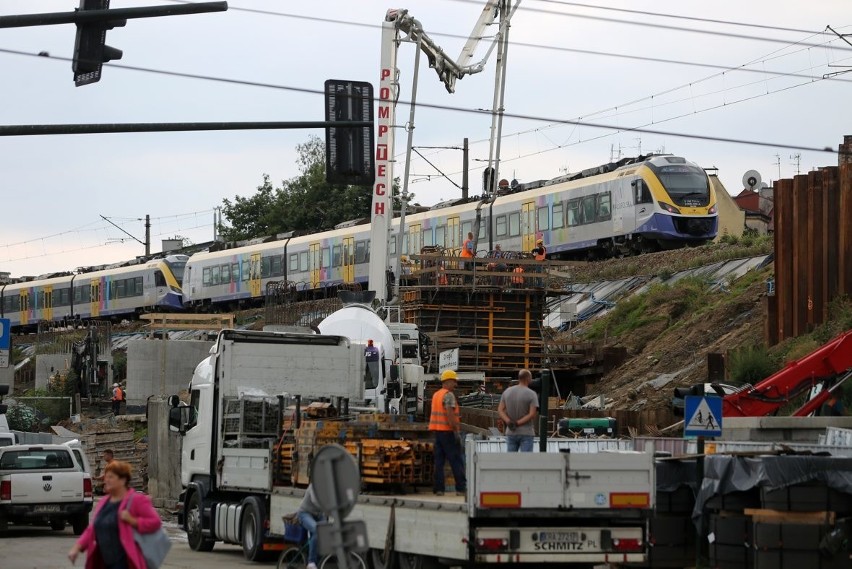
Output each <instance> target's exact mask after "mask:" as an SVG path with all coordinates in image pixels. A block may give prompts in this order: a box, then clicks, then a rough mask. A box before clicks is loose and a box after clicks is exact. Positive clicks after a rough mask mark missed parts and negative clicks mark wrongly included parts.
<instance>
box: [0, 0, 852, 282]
mask: <svg viewBox="0 0 852 569" xmlns="http://www.w3.org/2000/svg"><path fill="white" fill-rule="evenodd" d="M157 4H170V2H167V1H166V0H163V1H161V2H156V1H155V2H148V3H144V5H157ZM483 4H484V2H482V1H480V0H407V1H406V2H404V3H401V4H399V5H393V4H388V3H387V1H378V0H312V1H310V2H306V1H302V2H296V1H293V0H277V1H273V0H268V1H263V0H232V1H230V2H229V5H230V7H231V9H230V10H229V11H228V12H222V13H213V14H201V15H189V16H174V17H163V18H154V19H141V20H130V21H128V23H127V26H126V27H124V28H116V29H114V30H112V31H110V32H108V34H107V44H108V45H111V46H113V47H116V48H118V49H121V50H123V51H124V57H123V58H122V59H121V60H120V61H118V62H114V63H115V64H116V66H108V67H105V68H104V71H103V78H102V79H101V81H100V82H99V83H96V84H94V85H89V86H85V87H75V86H74V83H73V77H72V71H71V64H70V62H69V61H66V60H65V59H60V58H70V57H71V55H72V52H73V47H74V35H75V28H74V26H73V25H62V26H50V27H31V28H14V29H0V50H4V51H0V73H2V77H3V82H2V87H1V88H0V89H2V102H0V124H2V125H17V124H55V123H124V122H190V121H290V120H323V118H324V115H323V98H322V95H319V94H311V93H304V92H300V91H299V90H300V89H314V90H320V91H321V90H322V88H323V82H324V81H325V80H326V79H330V78H334V79H351V80H359V81H370V82H372V83H373V84H374V85H376V84H377V83H378V74H379V61H380V47H381V46H380V43H381V42H380V38H381V29H380V25H381V22H382V21H383V19H384V15H385V12H386V11H387V9H389V8H407V9H408V10H409V11H410V13H411V14H412V15H413V16H414V17H416V18H417V19H418V20H420V21H421V22H422V24H423V26H424V28H425V29H426V31H427V33H429V34H430V35H431V36H432V37H433V39H434V40H435V41H436V42H437V43H438V44H440V45H441V46H442V47H444V48H445V50H446V52H447V53H448V54H450V55H451V56H453V57H455V56H457V54H458V53H459V51H460V49H461V47H462V45H463V43H464V40H463V39H462V38H466V37H467V36H468V35H469V34H470V32H471V29H472V28H473V25H474V23H475V21H476V18H477V17H478V16H479V13H480V11H481V6H482V5H483ZM77 5H78V3H77V2H76V1H75V0H64V1H59V0H2V1H0V15H2V16H6V15H12V14H24V13H33V12H62V11H70V10H72V9H73V8H74V7H75V6H77ZM139 5H143V0H133V1H130V0H113V1H112V4H111V7H112V8H126V7H131V6H139ZM603 7H609V8H616V9H618V10H604V9H601V8H603ZM240 8H249V9H253V10H262V11H267V12H269V13H257V12H252V11H245V10H240ZM664 14H665V15H675V16H679V17H681V18H670V17H665V16H664ZM581 16H583V17H581ZM689 18H702V19H705V20H711V19H712V20H721V21H724V22H711V21H696V20H693V19H689ZM732 22H738V23H743V24H750V25H749V26H741V25H732ZM637 24H643V25H637ZM648 24H650V25H648ZM829 25H830V26H831V27H832V28H834V29H835V30H837V31H838V32H840V33H846V34H852V4H850V2H849V0H816V1H813V2H808V3H803V2H801V0H747V1H745V2H743V1H742V0H738V1H732V0H719V1H717V2H712V3H707V2H683V1H681V0H677V1H676V0H654V1H645V0H633V1H627V0H623V1H618V0H601V2H600V3H595V4H587V5H585V6H581V5H579V4H575V3H571V2H567V1H562V0H550V1H542V0H524V1H523V2H522V3H521V6H520V8H519V9H518V11H517V13H516V14H515V16H514V18H513V20H512V27H511V33H510V40H511V42H512V45H511V47H510V49H509V54H508V60H507V61H508V71H507V82H506V83H507V84H506V92H505V109H506V112H507V113H510V114H512V115H518V117H509V118H507V119H506V120H505V123H504V127H503V135H504V136H503V144H502V159H503V163H502V167H501V175H500V177H501V178H507V179H512V178H516V179H518V180H519V181H522V182H524V181H531V180H537V179H544V178H552V177H555V176H558V175H560V174H562V173H564V172H565V171H571V172H574V171H578V170H581V169H583V168H587V167H591V166H596V165H599V164H603V163H606V162H608V161H609V160H610V158H611V157H613V156H617V155H618V154H619V152H620V153H621V156H635V155H637V154H639V152H640V150H641V152H642V153H647V152H649V151H664V152H667V153H673V154H676V155H680V156H684V157H686V158H687V159H689V160H692V161H694V162H696V163H698V164H699V165H700V166H703V167H705V168H711V167H716V168H718V173H719V176H720V178H721V180H722V182H723V183H724V184H725V186H726V187H727V189H728V191H729V192H730V193H732V194H736V193H738V192H739V191H740V190H741V189H742V185H741V184H742V183H741V180H742V177H743V174H744V173H745V172H746V171H747V170H749V169H756V170H758V171H759V172H760V174H761V175H762V177H763V180H764V181H766V182H768V183H771V181H772V180H775V179H778V178H779V176H780V177H782V178H786V177H790V176H792V175H794V174H796V171H797V166H796V162H797V159H796V158H795V155H796V154H799V155H800V158H799V160H798V162H799V166H798V167H799V169H800V170H801V172H803V173H804V172H807V171H808V170H810V169H812V168H814V167H819V166H828V165H835V164H836V162H837V156H836V154H831V153H824V152H817V151H815V150H808V149H815V148H824V147H831V148H832V149H836V148H837V145H838V144H839V143H840V142H841V141H842V138H843V135H844V134H852V105H850V104H849V101H850V100H852V73H847V74H846V75H839V76H838V77H837V78H836V79H833V80H823V79H822V78H823V75H824V74H826V73H831V72H835V71H842V70H844V69H847V70H848V69H852V67H848V66H852V46H850V45H849V44H846V43H844V42H843V41H842V40H840V39H838V38H837V36H835V35H834V34H833V33H831V32H830V31H827V30H826V26H829ZM685 28H688V29H689V30H692V31H686V30H685ZM695 30H703V31H705V32H710V33H698V32H697V31H695ZM458 36H460V37H458ZM847 39H849V40H850V41H852V36H849V38H847ZM766 40H772V41H766ZM803 44H811V45H818V46H821V47H809V46H807V45H803ZM482 47H484V46H481V48H482ZM8 50H12V51H20V52H25V53H29V54H37V53H39V52H48V53H49V54H50V58H44V57H41V58H39V57H30V56H25V55H18V54H13V53H8ZM591 52H595V53H591ZM483 53H484V51H483V49H480V51H479V54H480V55H481V54H483ZM414 55H415V51H414V47H413V46H412V45H411V44H404V45H402V47H401V48H400V50H399V68H400V72H401V75H400V80H401V85H402V87H401V93H400V99H401V100H403V101H408V100H410V98H411V87H412V86H411V80H412V71H413V65H414ZM626 56H629V57H626ZM651 58H654V59H657V60H666V61H650V59H651ZM844 65H846V66H847V67H843V66H844ZM121 66H132V67H141V68H146V69H151V70H158V71H171V72H179V73H189V74H196V75H203V76H209V77H211V78H220V79H228V80H232V81H234V82H231V83H226V82H221V81H214V80H210V79H190V78H183V77H174V76H169V75H164V74H158V73H150V72H142V71H136V70H130V69H122V68H121ZM741 66H743V67H744V68H746V69H751V70H757V71H760V73H756V72H742V71H728V72H725V73H723V72H722V71H723V69H722V68H736V67H741ZM830 66H831V67H830ZM494 68H495V67H494V60H493V59H492V60H490V61H489V62H488V65H487V66H486V68H485V71H484V72H482V73H481V74H479V75H475V76H470V77H466V78H464V79H462V80H461V81H459V82H458V84H457V88H456V93H455V94H453V95H449V94H448V93H447V92H446V91H445V89H444V87H443V84H441V83H440V82H439V81H438V79H437V76H436V75H435V73H434V72H433V71H432V70H430V69H428V67H427V62H426V59H425V58H422V59H421V69H420V83H419V89H418V94H417V97H418V101H419V102H422V103H430V104H436V105H448V106H451V107H453V108H457V109H459V110H438V109H430V108H423V107H421V108H418V109H417V114H416V117H415V126H416V129H415V136H414V144H415V146H419V147H459V146H460V145H461V143H462V140H463V139H464V138H465V137H468V138H469V139H470V140H471V168H472V172H471V186H472V188H473V190H474V192H473V193H478V192H477V191H476V190H478V188H479V187H480V184H481V168H482V163H481V162H479V161H478V160H481V159H485V158H487V155H488V143H487V140H488V137H489V129H490V124H491V121H490V118H489V117H488V116H483V115H477V114H475V113H471V112H464V111H465V110H472V109H487V108H490V107H491V104H492V100H493V87H494ZM239 82H254V83H264V84H268V85H269V86H266V87H264V86H256V85H244V84H239ZM408 115H409V110H408V107H407V106H403V105H400V106H399V107H398V109H397V118H398V123H399V124H403V123H404V122H406V121H407V120H408ZM520 117H524V118H520ZM529 117H533V118H535V119H538V120H531V118H529ZM568 120H575V121H576V120H579V121H581V122H583V123H593V124H603V125H611V126H616V127H622V128H626V127H642V128H646V129H652V130H656V131H665V132H667V133H669V134H651V133H641V134H640V133H636V132H624V131H621V132H619V131H617V130H612V129H600V128H593V127H591V126H588V125H586V126H576V125H566V124H561V125H560V124H554V121H568ZM673 133H681V134H689V135H700V136H703V137H716V138H723V139H734V140H743V141H759V142H766V143H768V145H765V146H750V145H743V144H736V143H732V142H718V141H712V140H702V139H695V138H681V137H676V136H674V135H673ZM311 135H315V136H320V137H322V136H323V132H322V131H307V130H290V131H260V132H254V131H244V132H203V133H162V134H160V133H148V134H110V135H106V134H105V135H76V136H30V137H0V197H2V205H0V212H2V222H0V271H8V272H11V273H12V275H13V276H22V275H38V274H42V273H46V272H53V271H60V270H73V269H74V268H75V267H78V266H82V265H91V264H99V263H109V262H116V261H120V260H124V259H129V258H132V257H134V256H135V255H138V254H141V253H142V252H143V251H144V249H143V247H142V245H140V244H139V243H137V242H135V241H133V240H130V239H129V238H127V236H126V235H125V234H124V233H122V232H121V231H120V230H118V229H116V228H115V227H113V226H112V225H110V224H109V223H107V222H106V221H104V220H103V219H102V218H101V217H100V216H105V217H107V218H109V219H110V220H111V221H112V222H113V223H115V224H117V225H119V226H121V227H122V228H123V229H124V230H125V231H127V232H128V233H130V234H132V235H134V236H135V237H137V238H139V239H143V238H144V227H143V223H142V221H140V218H144V216H145V215H146V214H148V215H150V216H151V218H152V223H153V227H152V232H151V233H152V251H154V252H156V251H159V250H160V241H161V240H162V239H166V238H170V237H174V236H180V237H183V238H187V239H189V240H191V241H192V242H196V243H197V242H204V241H209V240H210V239H212V237H213V208H214V207H216V206H219V205H221V204H222V200H223V199H224V198H233V197H234V196H235V195H241V196H250V195H252V194H253V193H254V192H255V189H256V187H257V186H258V185H259V184H260V183H261V181H262V175H263V174H264V173H266V174H269V175H270V176H271V178H272V180H273V182H275V184H276V185H280V182H281V180H284V179H289V178H291V177H294V176H296V175H297V174H298V170H297V166H296V162H295V159H296V151H295V147H296V145H297V144H299V143H302V142H305V141H306V140H308V138H309V137H310V136H311ZM783 145H790V146H798V147H801V148H803V149H801V150H795V149H790V148H784V147H783ZM404 151H405V136H404V132H403V131H402V130H400V131H399V132H398V135H397V146H396V153H397V155H398V156H399V160H400V162H399V164H398V167H397V170H396V175H399V176H401V175H402V173H403V159H404ZM420 151H421V152H422V153H423V154H424V155H425V156H426V158H428V160H429V162H431V163H432V164H433V165H434V166H433V165H430V164H429V163H427V162H426V161H425V160H423V159H420V158H417V157H416V155H415V159H413V160H412V165H411V171H412V174H413V176H412V183H411V186H410V189H411V191H413V192H414V194H415V196H416V201H418V202H419V203H421V204H424V205H430V204H433V203H435V202H438V201H440V200H442V199H447V198H450V197H455V196H458V195H460V190H458V189H457V188H456V187H455V186H454V185H453V184H451V183H450V182H449V181H447V180H446V179H445V178H443V177H442V176H441V172H443V173H444V174H446V175H447V176H448V177H449V178H450V179H451V180H452V181H453V182H455V183H456V184H461V173H460V170H461V163H462V155H461V152H460V151H459V150H457V149H449V150H438V149H434V148H432V149H427V148H422V149H421V150H420ZM365 191H369V189H365ZM122 239H124V241H123V242H122V241H121V240H122Z"/></svg>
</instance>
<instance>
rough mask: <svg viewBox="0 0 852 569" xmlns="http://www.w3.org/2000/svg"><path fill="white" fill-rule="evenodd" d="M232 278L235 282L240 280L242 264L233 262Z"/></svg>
mask: <svg viewBox="0 0 852 569" xmlns="http://www.w3.org/2000/svg"><path fill="white" fill-rule="evenodd" d="M231 280H233V281H234V282H235V283H238V282H240V264H239V263H231Z"/></svg>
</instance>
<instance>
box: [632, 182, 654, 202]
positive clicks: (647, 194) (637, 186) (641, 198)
mask: <svg viewBox="0 0 852 569" xmlns="http://www.w3.org/2000/svg"><path fill="white" fill-rule="evenodd" d="M632 185H633V195H634V199H635V201H636V203H637V204H640V203H652V202H653V201H654V200H653V199H652V198H651V191H650V190H649V189H648V184H646V183H645V180H633V182H632Z"/></svg>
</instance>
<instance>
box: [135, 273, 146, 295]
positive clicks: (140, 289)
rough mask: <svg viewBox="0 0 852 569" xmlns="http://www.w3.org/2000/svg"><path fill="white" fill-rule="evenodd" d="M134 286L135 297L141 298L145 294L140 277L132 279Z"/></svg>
mask: <svg viewBox="0 0 852 569" xmlns="http://www.w3.org/2000/svg"><path fill="white" fill-rule="evenodd" d="M133 280H134V281H135V284H136V287H135V288H136V294H135V296H142V295H143V294H144V293H145V285H144V284H143V282H142V277H136V278H135V279H133Z"/></svg>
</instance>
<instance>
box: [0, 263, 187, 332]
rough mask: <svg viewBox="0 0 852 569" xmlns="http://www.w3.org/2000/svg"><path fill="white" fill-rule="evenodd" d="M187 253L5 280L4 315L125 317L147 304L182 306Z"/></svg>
mask: <svg viewBox="0 0 852 569" xmlns="http://www.w3.org/2000/svg"><path fill="white" fill-rule="evenodd" d="M188 260H189V257H188V256H187V255H170V256H167V257H165V258H162V259H154V260H150V261H147V262H143V263H139V264H133V265H131V264H128V265H124V266H115V267H111V268H101V269H99V270H94V271H91V272H84V273H79V274H70V273H69V274H64V275H57V276H51V277H49V278H43V279H37V280H33V281H27V282H20V283H13V284H4V285H0V317H2V318H9V320H10V324H11V326H13V327H18V326H31V325H35V324H36V323H38V322H39V321H42V320H47V321H51V320H56V321H59V320H74V319H83V318H124V317H131V316H133V315H136V314H138V313H141V312H143V311H146V310H182V309H183V303H182V298H181V280H182V278H183V270H184V267H185V266H186V262H187V261H188Z"/></svg>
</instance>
